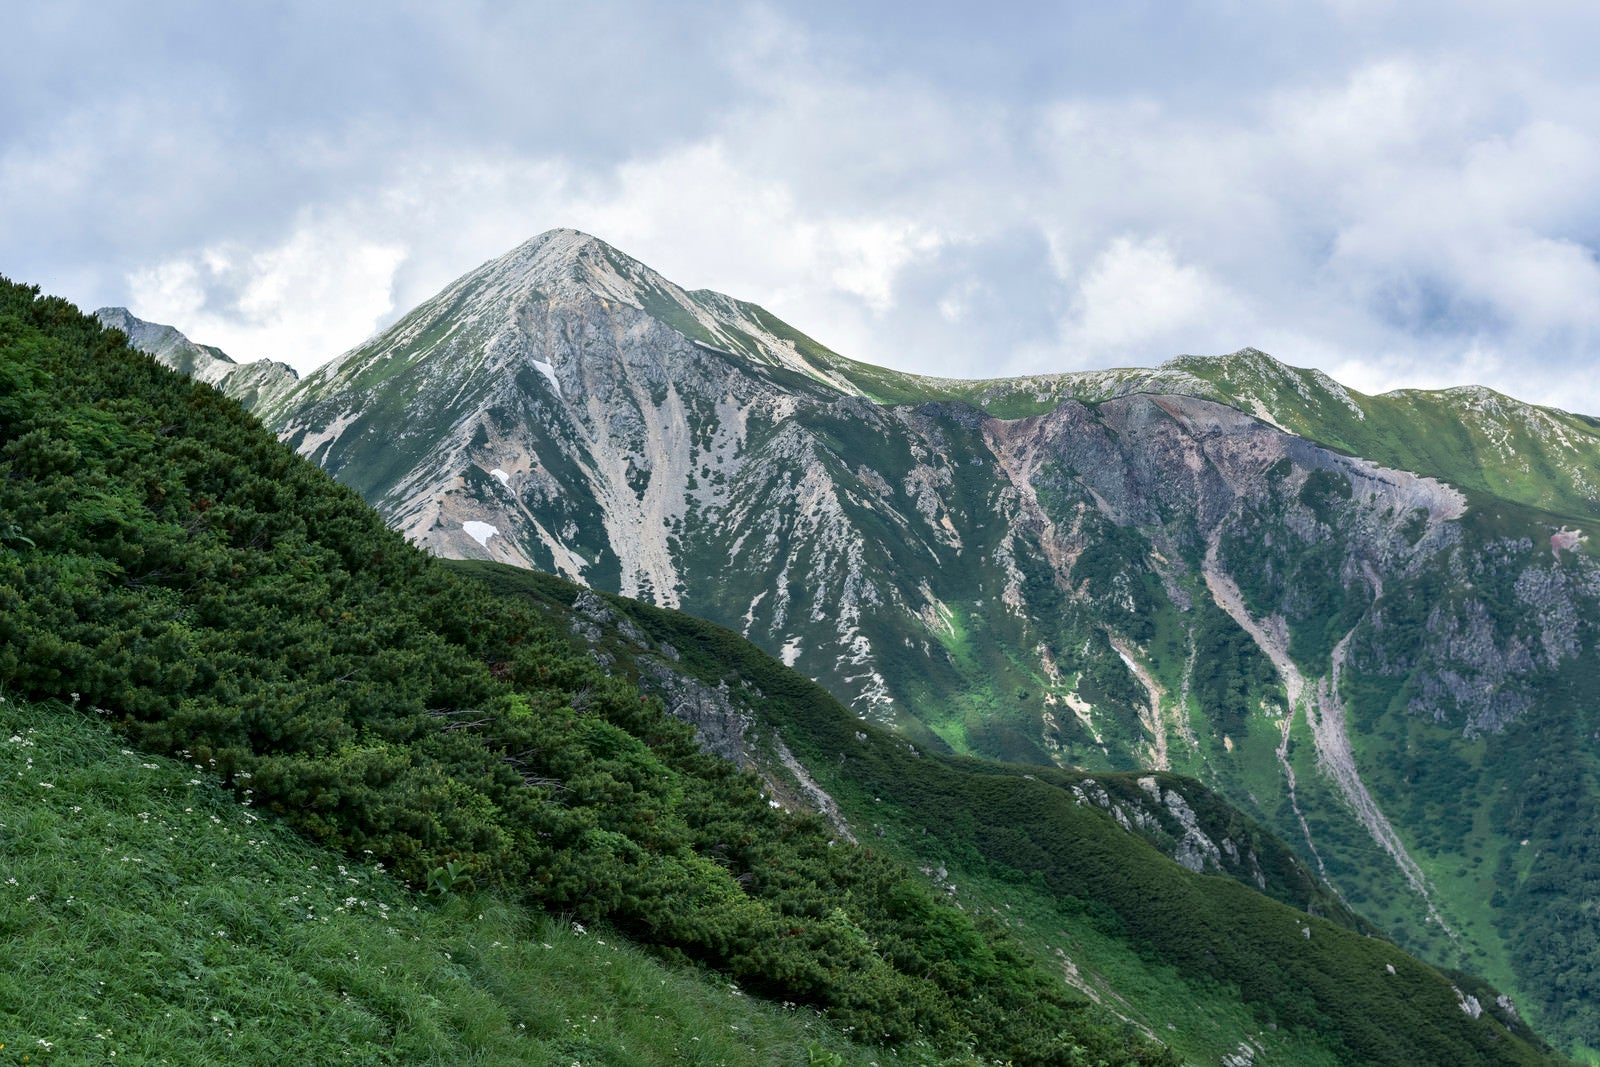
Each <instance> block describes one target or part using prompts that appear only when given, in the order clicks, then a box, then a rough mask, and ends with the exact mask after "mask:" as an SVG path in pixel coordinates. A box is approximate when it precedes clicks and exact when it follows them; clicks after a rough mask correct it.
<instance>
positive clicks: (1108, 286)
mask: <svg viewBox="0 0 1600 1067" xmlns="http://www.w3.org/2000/svg"><path fill="white" fill-rule="evenodd" d="M1236 303H1237V302H1236V301H1235V300H1234V299H1233V297H1232V296H1231V294H1229V293H1228V292H1227V291H1226V289H1225V288H1224V287H1222V286H1221V285H1219V284H1218V283H1217V282H1215V281H1214V280H1213V279H1211V278H1209V277H1207V276H1206V274H1205V273H1204V272H1203V271H1202V270H1200V269H1199V268H1197V267H1195V266H1193V265H1192V264H1186V263H1181V262H1179V260H1178V258H1177V257H1176V256H1175V255H1174V254H1173V252H1172V249H1171V248H1169V247H1168V246H1167V244H1166V242H1165V241H1162V240H1161V239H1159V238H1150V237H1147V238H1130V237H1116V238H1113V239H1112V241H1111V242H1110V244H1109V245H1107V247H1106V249H1105V251H1104V252H1102V253H1101V254H1100V255H1099V257H1098V258H1096V259H1095V261H1094V262H1093V263H1092V264H1091V265H1090V266H1089V268H1088V270H1086V271H1085V272H1084V273H1083V276H1082V280H1081V281H1080V282H1079V284H1078V293H1077V299H1076V301H1075V302H1074V309H1073V310H1074V314H1073V315H1072V316H1071V317H1070V319H1069V320H1068V322H1067V323H1066V324H1065V328H1064V330H1063V334H1064V336H1065V338H1067V340H1068V347H1069V348H1070V349H1072V350H1075V351H1081V352H1085V353H1093V354H1094V355H1095V356H1096V357H1101V356H1105V357H1109V358H1110V359H1112V360H1121V359H1126V358H1128V357H1132V358H1135V359H1140V358H1145V359H1147V358H1148V355H1149V353H1150V352H1151V351H1153V350H1154V351H1161V350H1162V349H1161V347H1160V346H1162V345H1165V344H1170V343H1171V342H1172V341H1173V339H1175V338H1184V337H1193V336H1195V335H1196V334H1202V333H1209V332H1211V331H1210V327H1211V323H1212V322H1214V321H1217V320H1224V321H1225V320H1227V319H1229V318H1232V317H1235V316H1234V315H1233V314H1232V313H1233V312H1234V309H1235V306H1236ZM1237 347H1243V346H1242V345H1239V346H1237Z"/></svg>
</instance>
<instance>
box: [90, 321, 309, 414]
mask: <svg viewBox="0 0 1600 1067" xmlns="http://www.w3.org/2000/svg"><path fill="white" fill-rule="evenodd" d="M94 314H95V317H96V318H97V319H99V320H100V323H101V325H103V326H107V327H110V328H111V329H115V330H121V331H122V332H123V333H125V334H127V335H128V343H130V344H131V345H133V347H135V348H137V349H139V350H140V351H143V352H148V353H150V355H152V356H154V357H155V358H156V360H157V361H158V362H160V363H161V364H163V365H164V366H168V367H171V368H172V369H173V370H175V371H177V372H179V373H180V374H187V375H188V376H189V377H191V378H193V379H195V380H196V381H201V382H205V383H206V384H207V385H214V386H216V387H217V388H218V389H219V390H221V391H222V392H223V393H225V394H227V395H228V396H230V397H232V398H233V399H235V400H237V401H239V403H240V404H242V405H244V406H245V407H246V408H249V409H251V410H256V409H258V408H261V407H270V406H271V405H272V404H273V403H274V402H276V401H277V400H278V399H280V398H281V397H283V396H284V395H285V394H287V393H288V392H289V390H290V389H291V388H293V386H294V383H295V381H296V380H297V379H298V377H299V376H298V375H296V374H295V372H294V368H292V367H290V366H288V365H287V364H284V363H276V362H273V361H272V360H267V359H264V360H258V361H256V362H254V363H242V364H241V363H235V362H234V361H233V360H232V359H230V358H229V357H228V354H227V353H226V352H223V351H222V350H221V349H219V348H212V347H211V346H210V345H198V344H195V343H194V342H193V341H191V340H189V339H188V338H187V337H185V336H184V335H183V334H181V333H179V332H178V331H177V329H175V328H174V327H171V326H163V325H161V324H159V323H154V322H146V321H144V320H143V319H140V318H137V317H135V316H134V315H133V314H132V313H131V312H130V311H129V310H128V309H127V308H109V307H108V308H101V309H100V310H99V311H96V312H95V313H94Z"/></svg>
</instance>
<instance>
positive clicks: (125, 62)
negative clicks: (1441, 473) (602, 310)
mask: <svg viewBox="0 0 1600 1067" xmlns="http://www.w3.org/2000/svg"><path fill="white" fill-rule="evenodd" d="M7 35H8V37H9V38H10V40H9V41H8V47H7V50H6V51H7V56H6V62H5V63H4V64H0V99H4V100H5V101H6V106H5V107H4V108H3V109H0V274H5V275H6V276H9V277H12V278H14V279H16V280H20V281H27V282H31V283H36V284H39V285H41V286H42V287H44V288H45V289H46V290H47V291H50V292H54V293H59V294H60V295H63V296H66V297H68V298H70V299H72V300H74V301H76V302H78V303H79V304H81V305H82V306H84V307H85V308H93V307H97V306H100V305H102V304H122V305H127V306H129V307H130V308H132V310H133V311H134V313H135V314H137V315H140V316H142V317H144V318H147V319H152V320H154V321H158V322H166V323H170V324H172V325H175V326H177V327H178V328H179V329H181V330H183V331H184V332H185V333H187V334H189V335H190V336H191V337H193V338H194V339H195V340H198V341H202V342H206V343H210V344H215V345H219V346H221V347H222V348H224V349H226V350H227V351H229V352H230V353H232V354H233V355H234V356H235V357H236V358H239V359H253V358H258V357H261V356H271V357H274V358H277V359H282V360H285V361H287V362H289V363H292V364H295V365H296V366H298V367H300V368H301V369H302V370H304V369H308V368H310V367H313V366H315V365H317V364H318V363H321V362H323V361H324V360H326V359H328V358H330V357H332V356H334V355H336V354H337V353H338V352H340V351H342V350H343V349H345V348H348V347H350V346H351V345H354V344H356V343H358V342H359V341H361V340H362V339H364V338H365V337H366V336H368V335H369V334H371V333H372V332H373V331H374V330H376V329H378V328H380V327H382V326H384V325H386V324H388V323H389V322H392V321H393V320H394V319H395V318H397V317H398V316H399V315H400V314H402V313H403V312H404V311H406V310H407V309H409V308H410V307H412V306H413V305H415V304H416V303H418V302H419V301H421V300H423V299H425V298H426V297H428V296H430V295H431V294H432V293H434V292H435V291H437V290H438V289H439V288H441V287H442V286H443V285H444V284H446V283H447V282H449V281H450V280H451V279H452V278H454V277H456V276H458V275H460V274H462V273H464V272H466V271H467V270H470V269H471V268H473V267H474V266H476V265H477V264H479V263H481V262H483V261H484V260H486V259H490V258H492V257H494V256H497V255H499V254H500V253H502V252H504V251H506V250H508V249H509V248H511V247H513V246H514V245H516V244H518V243H520V242H521V241H523V240H525V239H526V238H528V237H530V236H533V235H534V234H536V233H539V232H541V231H543V230H546V229H550V228H552V227H556V226H574V227H577V228H579V229H583V230H586V231H588V232H590V233H594V234H596V235H598V236H600V237H603V238H604V239H606V240H607V241H609V242H611V243H612V244H614V245H616V246H617V247H619V248H621V249H622V250H623V251H625V252H628V253H630V254H632V255H634V256H636V257H638V258H640V259H642V260H644V261H645V262H646V263H648V264H650V265H651V266H653V267H655V268H656V269H658V270H660V271H661V272H663V273H664V274H666V275H667V276H668V277H670V278H672V279H674V280H675V281H678V282H679V283H681V284H683V285H685V286H687V287H690V288H701V287H705V288H713V289H719V290H722V291H724V292H728V293H731V294H734V295H736V296H740V297H743V298H746V299H751V300H755V301H756V302H758V303H761V304H763V305H765V306H767V307H768V308H769V309H771V310H772V311H774V312H775V313H777V314H778V315H779V316H780V317H782V318H784V319H786V320H788V321H789V322H790V323H792V324H794V325H795V326H797V327H799V328H800V329H802V330H804V331H806V332H807V333H810V334H811V335H813V336H814V337H816V338H817V339H818V340H820V341H822V342H824V343H825V344H828V345H829V346H831V347H833V348H835V349H836V350H838V351H840V352H842V353H844V354H846V355H849V356H853V357H856V358H859V359H864V360H867V361H870V362H874V363H881V364H886V365H890V366H895V367H900V368H905V369H911V370H919V371H923V372H927V373H935V374H945V375H955V376H987V375H995V374H1014V373H1026V372H1035V371H1052V370H1076V369H1084V368H1093V367H1104V366H1112V365H1129V364H1141V365H1143V364H1153V363H1157V362H1160V361H1161V360H1163V359H1166V358H1169V357H1171V356H1173V355H1177V354H1180V353H1205V354H1212V353H1221V352H1230V351H1234V350H1236V349H1239V348H1242V347H1244V346H1247V345H1253V346H1255V347H1258V348H1262V349H1265V350H1266V351H1269V352H1271V353H1272V354H1274V355H1276V356H1277V357H1278V358H1280V359H1282V360H1284V361H1285V362H1288V363H1292V364H1296V365H1299V366H1318V367H1322V368H1323V369H1325V370H1327V371H1329V372H1330V373H1332V374H1334V376H1335V377H1337V378H1340V379H1341V380H1343V381H1345V382H1347V383H1348V384H1351V385H1353V386H1355V387H1357V388H1360V389H1363V390H1366V391H1369V392H1374V391H1379V390H1382V389H1387V388H1394V387H1398V386H1406V385H1420V386H1442V385H1452V384H1463V383H1468V382H1478V383H1483V384H1487V385H1490V386H1493V387H1495V388H1498V389H1501V390H1503V391H1506V392H1509V393H1511V394H1513V395H1516V396H1519V397H1522V398H1525V399H1528V400H1534V401H1539V402H1544V403H1553V404H1556V405H1558V406H1561V407H1566V408H1568V409H1572V410H1579V411H1585V412H1590V413H1600V374H1597V373H1596V371H1597V370H1600V361H1597V359H1596V354H1597V353H1600V264H1597V262H1596V251H1597V249H1600V64H1597V63H1596V62H1595V56H1596V54H1597V53H1600V5H1596V4H1594V3H1593V2H1592V0H1585V2H1572V3H1569V2H1561V0H1518V2H1516V3H1512V2H1500V0H1453V2H1448V3H1444V2H1434V0H1408V2H1403V3H1400V2H1397V3H1388V2H1383V0H1320V2H1319V0H1210V2H1206V3H1198V2H1197V3H1187V2H1184V0H1120V2H1118V3H1110V2H1098V0H1095V2H1090V0H1081V2H1073V0H1063V2H1059V3H1049V4H1047V3H1005V2H1000V3H990V4H973V3H960V2H945V0H921V2H918V3H914V4H913V3H909V2H906V3H897V2H884V3H876V4H871V3H869V4H861V3H858V2H854V3H834V2H831V0H806V2H797V3H737V2H727V3H722V2H703V3H693V4H691V3H682V4H661V3H649V2H638V3H628V2H615V3H603V2H602V3H595V2H589V3H584V4H573V3H559V4H557V3H545V2H540V3H515V4H513V3H509V2H508V3H470V2H460V0H456V2H452V3H449V4H445V3H438V4H417V3H396V2H392V0H386V2H383V3H377V2H373V3H357V2H350V3H332V4H330V3H327V2H326V0H317V2H313V3H288V2H285V3H265V2H263V3H257V4H217V3H215V2H214V0H204V2H196V3H172V2H160V0H147V2H143V3H140V4H137V5H135V4H127V3H121V2H114V0H103V2H97V3H72V2H57V3H51V4H36V5H30V6H29V7H28V9H27V11H26V13H25V14H23V15H22V16H21V24H20V25H19V24H18V20H17V19H16V18H13V19H11V20H10V25H8V27H7Z"/></svg>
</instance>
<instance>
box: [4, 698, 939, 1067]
mask: <svg viewBox="0 0 1600 1067" xmlns="http://www.w3.org/2000/svg"><path fill="white" fill-rule="evenodd" d="M0 779H3V780H4V781H6V782H7V783H9V785H8V786H7V788H6V789H4V790H0V938H3V939H4V942H5V944H6V955H7V966H6V967H5V968H4V969H3V971H0V1046H3V1051H4V1057H3V1058H0V1062H3V1063H7V1064H11V1063H20V1062H24V1061H23V1057H24V1056H27V1057H29V1059H28V1060H27V1061H26V1062H29V1063H34V1064H41V1065H43V1064H70V1063H90V1062H93V1063H104V1062H125V1063H126V1062H132V1063H175V1064H189V1065H195V1067H199V1065H205V1064H250V1063H260V1064H266V1063H334V1062H339V1063H351V1064H387V1063H407V1064H450V1065H456V1064H493V1063H535V1064H549V1063H561V1064H570V1063H584V1064H590V1063H594V1064H601V1063H605V1064H665V1063H674V1064H679V1063H681V1064H703V1065H708V1067H709V1065H712V1064H728V1065H748V1067H766V1065H769V1064H793V1065H800V1064H809V1063H814V1062H818V1061H819V1060H820V1061H823V1062H839V1063H853V1064H863V1065H865V1064H867V1063H871V1062H876V1063H881V1064H885V1065H887V1064H895V1063H905V1064H919V1063H928V1062H934V1059H935V1054H934V1053H933V1051H932V1050H931V1049H929V1048H927V1047H926V1046H913V1047H908V1048H906V1049H905V1050H904V1054H903V1055H902V1054H900V1053H898V1052H894V1051H891V1050H884V1049H867V1048H864V1047H862V1046H860V1045H857V1044H853V1043H852V1042H850V1041H849V1040H848V1039H847V1038H846V1037H845V1036H844V1035H843V1034H841V1033H840V1032H839V1030H838V1029H837V1028H836V1027H834V1026H831V1025H829V1024H828V1023H827V1022H826V1021H825V1020H823V1019H822V1018H821V1017H820V1016H818V1015H816V1014H815V1013H813V1012H810V1011H806V1010H801V1009H796V1008H793V1007H779V1006H777V1005H774V1004H771V1003H769V1002H767V1001H764V1000H761V999H759V998H755V997H750V996H746V995H744V994H743V993H742V991H740V990H739V989H738V988H737V987H736V986H732V985H730V984H729V983H728V982H727V981H726V980H725V979H719V978H718V977H717V976H715V975H712V974H705V973H696V972H693V971H685V970H683V969H681V968H671V967H666V966H663V965H662V964H661V963H660V962H658V961H657V960H656V959H654V958H653V957H651V956H649V955H648V954H646V953H645V952H643V951H641V950H640V949H639V948H638V947H636V946H634V945H632V944H630V943H628V942H626V941H624V940H622V939H620V938H618V937H617V936H616V935H615V934H614V933H613V932H610V931H608V930H606V929H603V928H601V927H590V928H587V929H585V928H584V927H582V926H581V925H574V924H572V923H567V922H562V921H560V920H559V919H557V918H556V917H553V916H550V915H548V914H546V913H545V912H544V911H543V910H542V909H530V908H527V907H525V906H522V905H519V904H516V903H514V902H512V901H510V900H508V899H507V898H506V897H505V896H504V895H501V894H494V893H487V892H467V891H466V890H465V888H464V887H461V888H458V889H457V890H455V891H453V892H450V893H447V894H443V895H440V894H428V893H418V892H416V891H414V890H412V889H410V888H408V887H407V886H405V885H403V884H402V883H401V882H400V881H399V880H398V879H397V878H395V877H394V875H393V874H391V873H389V872H387V871H385V870H384V869H383V866H382V864H379V863H376V862H374V861H373V860H371V859H370V858H366V857H363V858H361V859H359V860H358V859H354V858H351V857H346V856H343V855H340V854H339V853H336V852H331V851H329V850H327V849H322V848H317V847H315V846H313V845H311V844H309V843H308V842H306V841H305V839H304V838H302V837H300V836H299V835H297V834H294V833H293V832H291V831H289V830H288V829H287V828H286V827H284V826H283V825H282V823H281V822H280V821H279V820H278V819H276V818H274V817H272V816H262V815H260V814H259V813H257V812H256V811H254V810H252V807H251V806H248V805H241V804H240V803H239V801H238V800H237V799H236V798H235V797H234V796H232V795H230V794H229V793H228V792H227V791H225V790H223V789H221V788H219V787H218V784H217V782H216V781H215V779H214V778H213V777H212V776H211V775H210V774H208V773H206V772H204V771H199V770H196V769H195V767H194V766H193V765H192V764H186V763H182V762H179V761H177V760H173V759H168V758H165V757H161V756H153V755H148V754H145V753H140V752H135V751H133V750H131V749H129V748H127V747H126V745H125V743H124V742H123V741H122V740H121V739H120V738H119V737H118V736H117V735H116V733H115V732H113V730H112V729H111V728H110V727H109V726H108V725H107V724H105V723H103V722H99V721H96V719H95V717H94V716H91V715H87V714H85V713H84V711H83V710H81V709H75V708H73V707H72V706H71V705H70V704H58V703H44V704H37V705H30V704H25V703H22V702H19V701H17V700H15V699H13V700H3V701H0ZM829 1056H837V1057H839V1059H838V1060H837V1061H831V1060H828V1059H827V1057H829ZM113 1057H114V1058H113Z"/></svg>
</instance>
